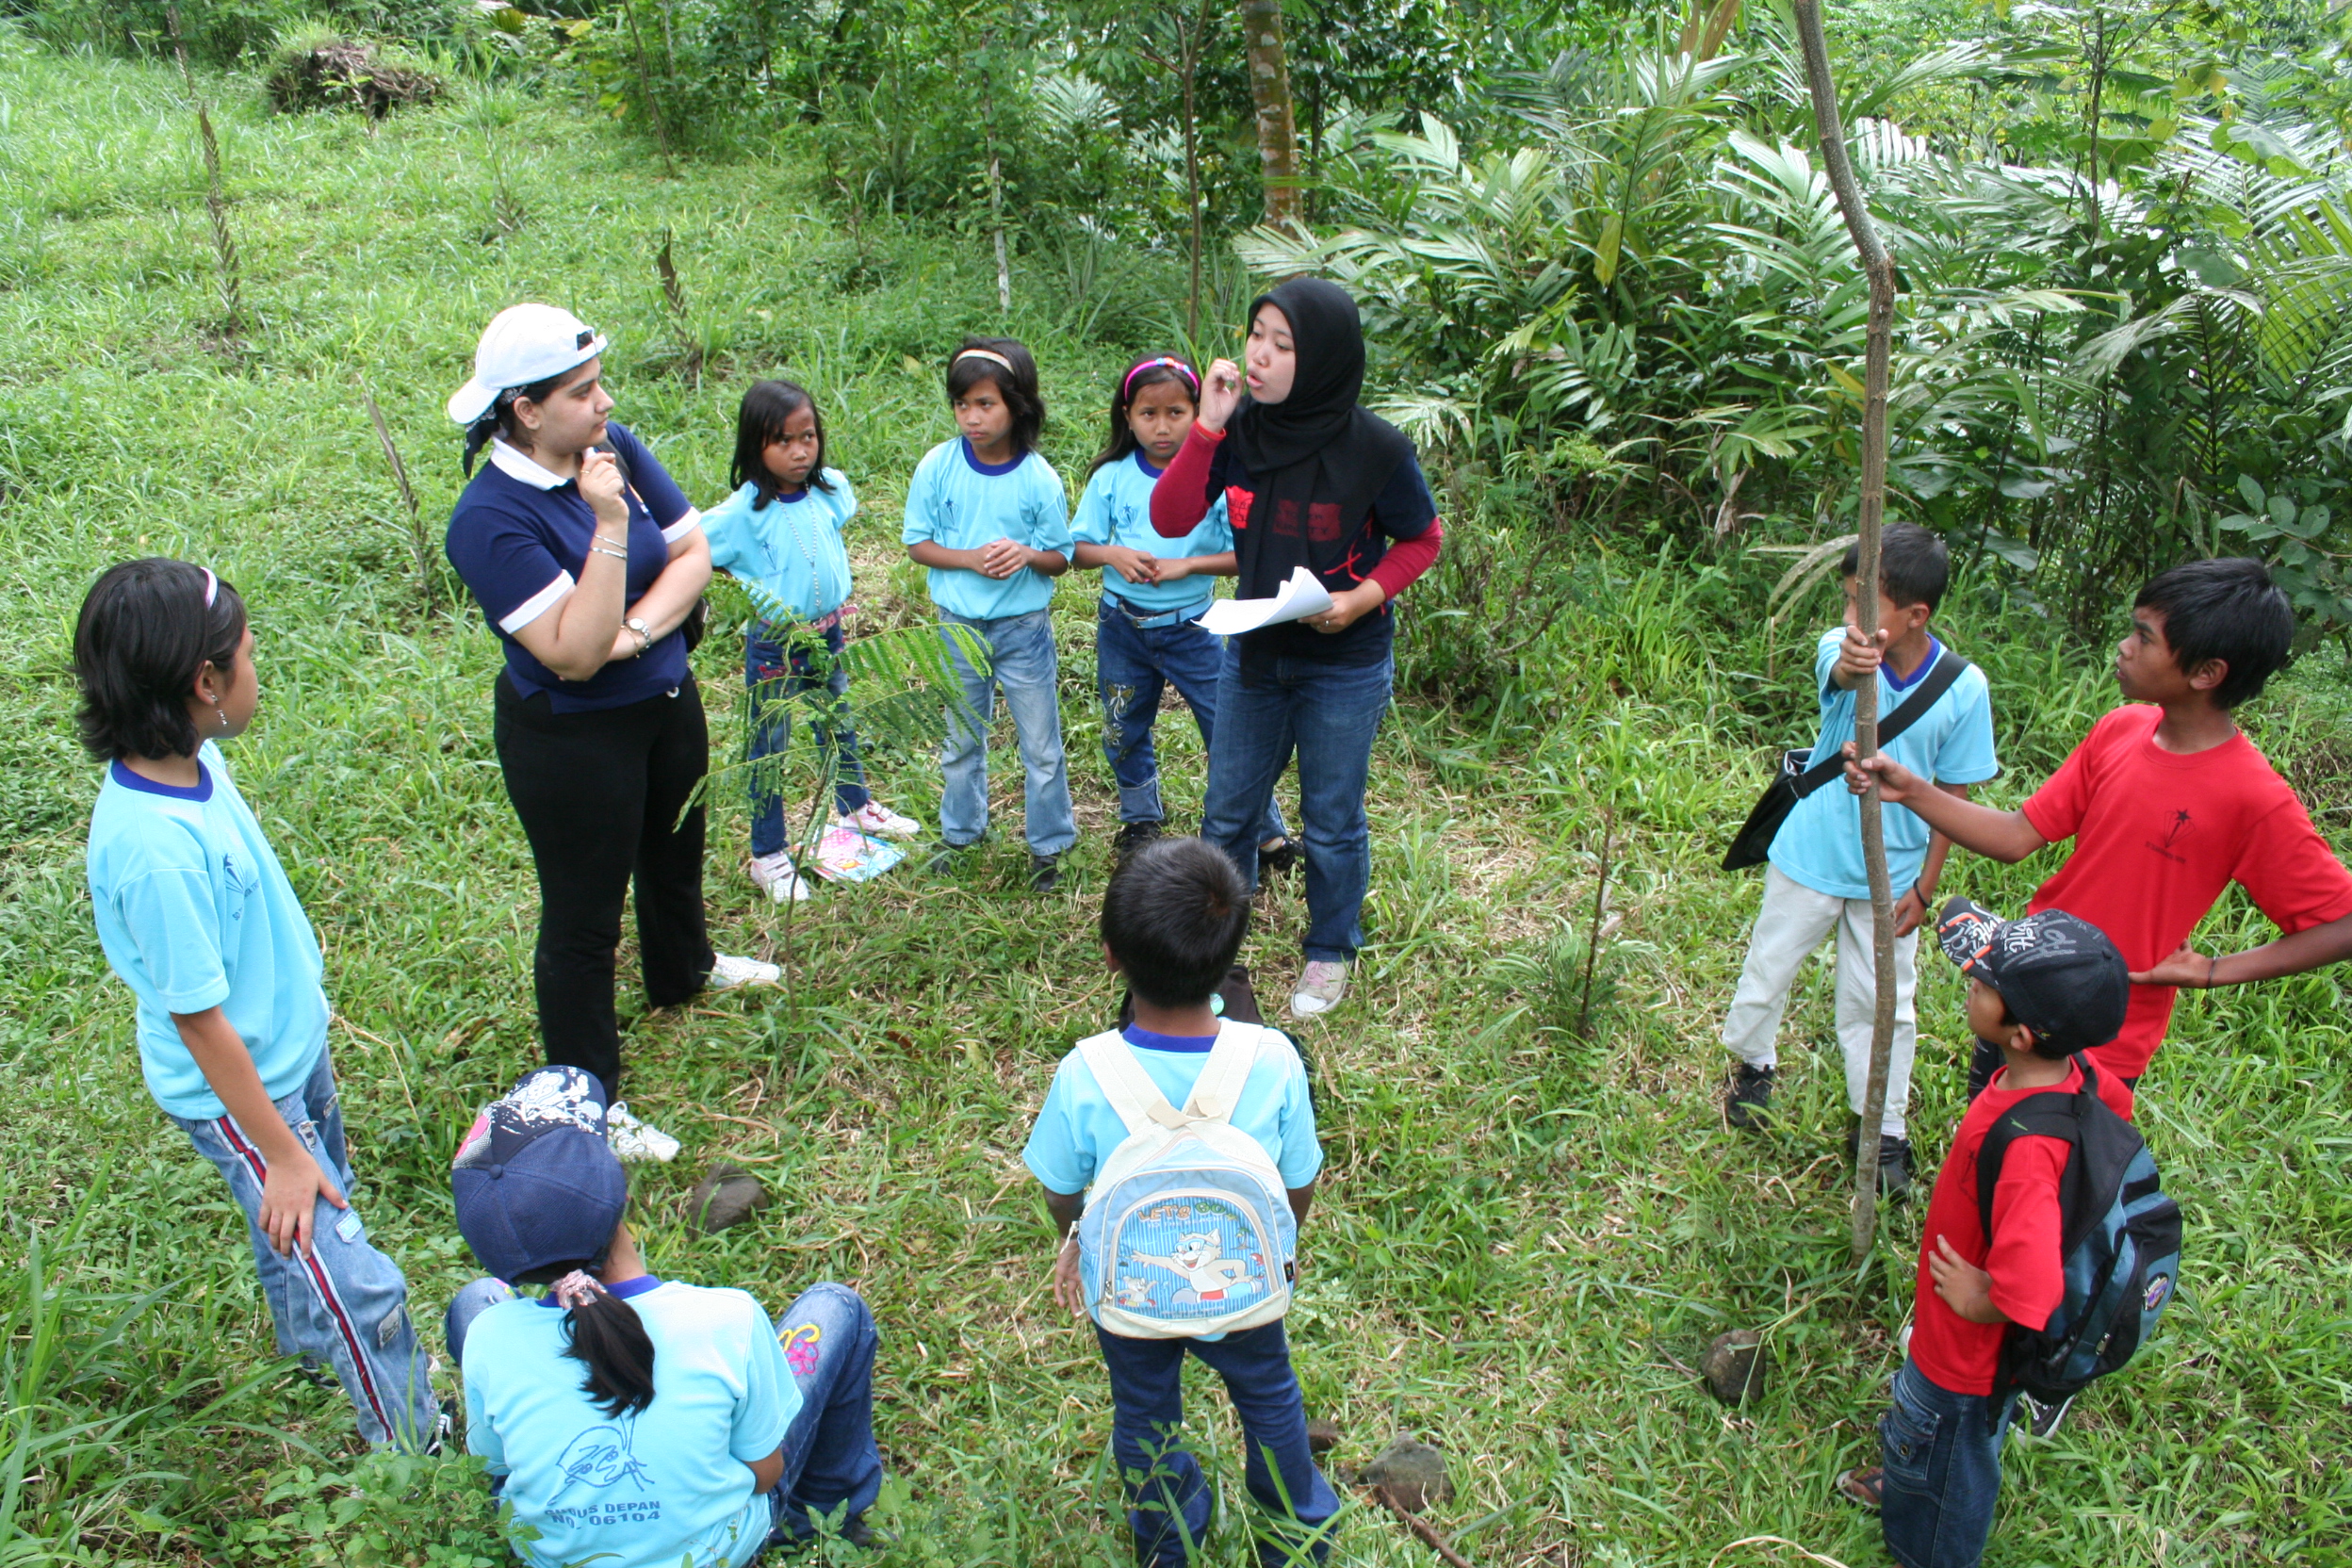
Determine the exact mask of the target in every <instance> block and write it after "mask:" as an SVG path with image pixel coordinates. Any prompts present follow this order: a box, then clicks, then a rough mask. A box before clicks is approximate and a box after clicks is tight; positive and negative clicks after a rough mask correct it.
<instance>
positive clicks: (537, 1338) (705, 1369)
mask: <svg viewBox="0 0 2352 1568" xmlns="http://www.w3.org/2000/svg"><path fill="white" fill-rule="evenodd" d="M604 1119H605V1106H604V1089H603V1086H602V1085H601V1084H599V1083H598V1082H597V1081H596V1077H595V1076H594V1075H593V1074H590V1073H586V1072H583V1071H581V1070H580V1069H578V1068H570V1067H547V1068H540V1069H538V1070H535V1071H533V1072H531V1073H530V1074H528V1075H526V1076H525V1077H524V1078H523V1080H522V1082H520V1083H518V1084H516V1085H515V1087H514V1088H513V1089H511V1090H509V1091H508V1093H507V1094H506V1095H505V1097H504V1098H502V1099H500V1100H498V1101H495V1102H493V1103H491V1104H490V1105H489V1106H487V1107H486V1108H485V1109H484V1110H483V1111H482V1115H481V1116H479V1117H477V1118H476V1119H475V1120H474V1125H473V1127H472V1128H471V1129H470V1130H469V1131H468V1132H467V1133H466V1138H465V1141H464V1143H463V1144H462V1145H461V1146H460V1147H459V1149H458V1153H457V1160H456V1163H455V1165H454V1167H453V1168H451V1170H450V1172H449V1180H450V1186H451V1189H452V1192H453V1195H454V1197H455V1200H456V1209H457V1227H458V1230H459V1231H460V1232H461V1233H463V1234H464V1235H465V1237H466V1246H468V1247H470V1248H471V1249H473V1253H474V1256H475V1257H476V1258H477V1259H479V1260H480V1261H481V1263H482V1266H483V1267H485V1268H487V1269H489V1270H490V1272H491V1273H492V1274H493V1275H495V1276H497V1277H496V1278H494V1279H486V1280H477V1281H475V1282H473V1283H472V1284H469V1285H467V1286H466V1288H465V1289H464V1290H462V1291H460V1292H459V1293H458V1296H457V1299H456V1300H454V1301H452V1302H451V1303H450V1304H449V1316H448V1319H447V1322H446V1324H445V1327H446V1330H447V1334H448V1339H449V1353H450V1354H451V1355H453V1356H455V1357H457V1358H458V1360H459V1363H460V1364H461V1365H463V1366H464V1368H465V1373H466V1448H467V1450H468V1451H469V1452H471V1453H476V1454H480V1455H481V1456H482V1457H483V1458H484V1459H485V1460H487V1461H488V1462H489V1469H490V1474H491V1476H492V1477H493V1478H494V1479H493V1482H492V1484H493V1485H494V1486H497V1487H499V1488H500V1489H501V1490H502V1492H503V1495H504V1496H505V1499H506V1501H508V1502H510V1503H512V1504H513V1505H514V1508H515V1521H516V1523H518V1524H521V1525H527V1526H529V1527H531V1529H532V1530H535V1531H536V1532H537V1537H536V1539H534V1540H532V1541H530V1542H528V1543H518V1544H516V1547H515V1550H516V1552H517V1554H518V1555H519V1556H520V1557H521V1558H522V1559H523V1560H524V1561H526V1562H529V1563H531V1564H533V1565H534V1568H560V1565H569V1564H574V1563H584V1562H594V1563H598V1564H600V1565H602V1568H678V1565H679V1564H691V1565H692V1568H740V1565H741V1564H743V1563H748V1562H751V1561H753V1560H756V1559H757V1558H759V1556H760V1554H761V1553H762V1552H763V1551H765V1550H767V1549H768V1548H769V1547H772V1546H774V1547H782V1548H784V1549H786V1550H787V1551H792V1550H796V1549H797V1548H799V1547H802V1546H805V1545H806V1544H808V1543H809V1540H810V1539H811V1538H812V1537H813V1536H815V1535H816V1534H817V1533H818V1531H817V1525H816V1521H817V1520H818V1519H825V1520H826V1521H828V1522H829V1523H831V1524H833V1526H834V1527H836V1528H837V1529H838V1530H839V1532H840V1533H841V1535H842V1536H843V1537H845V1538H847V1539H849V1540H852V1541H857V1542H859V1543H863V1542H865V1541H866V1539H867V1531H866V1528H865V1526H864V1524H863V1515H864V1513H865V1511H866V1510H867V1509H869V1508H871V1507H873V1506H874V1498H875V1497H876V1496H877V1495H879V1494H880V1492H881V1489H882V1455H881V1452H880V1450H878V1449H877V1448H876V1447H875V1446H874V1392H873V1383H874V1346H875V1344H876V1342H877V1340H876V1335H875V1332H874V1315H873V1314H872V1313H870V1312H868V1311H867V1310H866V1304H865V1302H864V1301H863V1300H861V1299H859V1298H858V1293H857V1292H856V1291H854V1290H851V1289H849V1288H847V1287H846V1286H843V1285H837V1284H819V1285H812V1286H810V1287H809V1289H808V1290H806V1291H804V1292H802V1293H801V1295H800V1297H799V1299H796V1300H795V1301H793V1302H792V1306H791V1308H790V1309H789V1310H788V1311H787V1312H786V1313H785V1315H784V1316H783V1317H782V1319H780V1321H779V1322H778V1323H776V1324H771V1323H770V1322H769V1321H768V1316H767V1314H766V1313H764V1312H762V1311H761V1310H760V1303H759V1302H758V1301H756V1300H754V1299H752V1298H751V1297H750V1296H749V1295H747V1294H746V1293H744V1292H743V1291H740V1290H713V1289H709V1288H706V1287H704V1286H701V1285H689V1284H680V1283H678V1282H675V1281H665V1280H660V1279H657V1278H655V1277H654V1276H653V1275H652V1274H650V1273H648V1272H647V1271H646V1269H645V1264H644V1262H643V1260H642V1259H641V1258H640V1256H639V1254H638V1250H637V1242H636V1238H635V1237H634V1236H632V1235H631V1234H630V1233H629V1227H628V1225H626V1224H624V1223H623V1222H622V1213H623V1211H624V1209H625V1208H626V1207H627V1205H628V1201H629V1179H628V1177H627V1175H626V1174H625V1173H624V1172H623V1171H622V1169H621V1166H620V1162H619V1161H618V1159H616V1158H615V1157H614V1155H613V1151H612V1147H611V1145H610V1144H609V1143H608V1142H607V1141H606V1135H605V1125H604ZM509 1282H515V1283H531V1284H544V1285H546V1286H547V1287H548V1289H547V1295H546V1296H544V1297H542V1298H540V1299H535V1300H534V1299H529V1298H525V1297H519V1296H517V1295H515V1291H514V1288H513V1285H512V1284H510V1283H509Z"/></svg>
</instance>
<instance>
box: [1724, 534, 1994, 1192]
mask: <svg viewBox="0 0 2352 1568" xmlns="http://www.w3.org/2000/svg"><path fill="white" fill-rule="evenodd" d="M1858 555H1859V549H1858V547H1848V548H1847V550H1846V555H1845V560H1844V562H1843V563H1842V564H1840V565H1839V568H1838V570H1839V572H1840V573H1841V575H1842V576H1843V577H1844V579H1845V592H1846V618H1845V625H1844V626H1843V627H1832V628H1831V629H1828V630H1826V631H1824V632H1822V633H1821V641H1820V643H1819V645H1817V646H1816V648H1815V650H1814V656H1813V689H1814V693H1815V694H1816V696H1817V697H1818V698H1819V700H1820V703H1821V733H1820V735H1819V736H1818V737H1817V738H1816V739H1815V740H1814V743H1813V752H1812V756H1811V757H1810V758H1809V759H1808V765H1811V764H1814V763H1821V762H1826V761H1828V760H1830V759H1832V758H1835V757H1836V756H1837V755H1838V749H1839V748H1840V747H1841V746H1843V745H1844V744H1845V743H1846V742H1848V741H1849V740H1851V739H1853V736H1854V689H1855V688H1856V687H1858V686H1860V685H1861V684H1862V682H1864V681H1866V680H1876V681H1877V682H1878V714H1879V718H1880V721H1881V723H1882V724H1884V722H1885V721H1886V720H1887V718H1888V717H1889V716H1890V715H1892V714H1894V713H1896V712H1898V711H1903V712H1906V713H1907V712H1908V711H1909V705H1910V704H1911V703H1912V702H1913V701H1916V700H1919V699H1921V698H1926V697H1929V696H1930V694H1929V693H1927V692H1924V691H1922V690H1921V688H1922V687H1923V686H1924V685H1925V684H1926V683H1927V682H1928V681H1929V680H1930V679H1931V678H1932V677H1933V676H1934V673H1935V670H1936V664H1937V662H1938V661H1941V660H1946V659H1957V658H1958V657H1959V656H1958V655H1957V654H1954V653H1952V652H1951V651H1950V650H1948V649H1946V648H1945V647H1944V645H1942V644H1941V643H1940V642H1938V641H1937V640H1936V635H1935V633H1934V632H1932V631H1931V630H1930V629H1928V623H1929V621H1930V619H1931V618H1932V617H1933V616H1934V614H1935V613H1936V606H1937V605H1938V604H1939V603H1940V602H1941V601H1942V599H1943V596H1944V590H1945V588H1946V587H1947V586H1948V585H1949V583H1950V581H1951V577H1952V566H1951V559H1950V556H1949V555H1948V553H1947V552H1946V550H1945V547H1944V542H1943V540H1942V539H1940V538H1938V537H1937V536H1936V534H1935V533H1933V532H1930V531H1928V530H1926V529H1923V528H1921V527H1919V525H1918V524H1916V523H1897V524H1895V525H1894V526H1893V527H1891V528H1889V529H1888V530H1887V535H1886V540H1885V543H1884V544H1883V546H1882V547H1881V549H1880V555H1879V588H1878V592H1877V593H1876V594H1873V595H1870V596H1868V597H1869V602H1870V610H1869V612H1868V614H1869V616H1870V621H1871V629H1870V630H1869V631H1867V632H1866V631H1864V630H1863V629H1862V628H1863V624H1864V615H1865V612H1864V610H1863V608H1862V606H1863V603H1864V596H1863V595H1862V593H1861V591H1860V588H1859V585H1858V583H1857V582H1856V579H1855V573H1856V570H1857V566H1858V559H1857V558H1858ZM1887 755H1889V756H1892V757H1895V758H1897V759H1899V760H1902V761H1903V762H1904V763H1906V764H1907V765H1908V766H1909V767H1911V768H1912V769H1914V770H1916V771H1917V772H1918V773H1919V775H1920V776H1925V777H1929V778H1932V779H1934V780H1935V781H1936V782H1935V787H1936V790H1937V791H1939V792H1943V793H1945V794H1947V795H1957V796H1962V797H1965V796H1966V795H1967V794H1968V787H1969V786H1970V785H1972V784H1981V783H1983V782H1985V780H1986V779H1988V778H1991V777H1992V776H1994V775H1995V774H1997V773H1999V772H2000V771H2001V770H2000V764H1999V763H1998V762H1997V761H1996V760H1995V759H1994V755H1993V709H1992V702H1991V700H1990V697H1989V696H1988V694H1987V692H1986V687H1985V673H1984V672H1983V671H1982V670H1980V669H1978V668H1976V667H1975V666H1974V665H1968V666H1967V667H1966V668H1964V669H1963V670H1962V671H1961V673H1960V676H1959V678H1958V679H1956V680H1953V681H1952V684H1951V685H1950V687H1949V688H1947V689H1946V690H1945V691H1943V692H1942V693H1940V694H1933V697H1932V701H1931V704H1930V706H1929V707H1928V708H1927V709H1926V710H1924V711H1922V712H1920V713H1919V715H1918V716H1917V717H1916V718H1914V719H1912V720H1911V721H1910V722H1909V723H1908V724H1906V725H1905V727H1903V731H1902V733H1900V734H1898V735H1895V736H1893V737H1892V738H1891V739H1890V740H1889V741H1888V742H1887ZM1830 782H1832V783H1834V776H1833V777H1832V779H1831V780H1830ZM1881 819H1882V825H1883V828H1884V831H1885V835H1886V843H1887V882H1888V885H1889V886H1891V887H1892V888H1894V889H1895V890H1896V894H1895V900H1896V901H1895V1033H1894V1040H1893V1044H1892V1047H1891V1049H1890V1051H1889V1054H1888V1056H1887V1103H1886V1110H1885V1112H1884V1113H1883V1115H1882V1117H1881V1119H1880V1122H1879V1125H1878V1126H1877V1127H1876V1128H1874V1129H1872V1131H1873V1132H1875V1133H1876V1134H1877V1135H1878V1139H1879V1156H1878V1172H1879V1181H1880V1184H1881V1186H1882V1188H1883V1189H1884V1190H1886V1191H1887V1192H1890V1193H1892V1192H1901V1191H1903V1190H1905V1189H1906V1188H1907V1187H1908V1186H1909V1185H1910V1182H1911V1142H1910V1139H1909V1137H1908V1136H1907V1135H1906V1132H1907V1123H1906V1118H1905V1112H1906V1111H1907V1109H1908V1106H1909V1102H1910V1095H1911V1060H1912V1055H1913V1053H1914V1051H1915V1049H1916V1048H1917V1044H1918V1040H1919V1023H1918V1017H1919V1015H1918V1009H1917V1005H1916V1004H1915V1002H1914V1000H1913V997H1914V993H1915V991H1916V990H1917V988H1918V979H1919V976H1918V969H1917V959H1918V949H1919V923H1920V921H1921V920H1923V919H1925V918H1926V916H1927V912H1928V909H1929V908H1930V907H1931V901H1932V900H1933V899H1934V898H1935V896H1936V878H1937V877H1938V876H1940V875H1941V874H1942V873H1943V869H1944V857H1945V856H1946V855H1947V854H1949V853H1950V852H1951V848H1952V846H1951V844H1950V843H1949V842H1948V841H1946V840H1945V839H1944V838H1943V836H1942V835H1941V834H1936V833H1933V832H1931V831H1930V829H1929V827H1928V825H1927V824H1926V823H1925V822H1922V821H1921V820H1920V819H1919V817H1918V816H1915V815H1913V814H1912V813H1911V812H1909V811H1906V810H1904V809H1903V808H1902V807H1900V806H1887V807H1886V808H1883V809H1882V811H1881ZM1770 853H1771V864H1770V865H1768V866H1767V867H1766V868H1765V871H1764V902H1763V905H1762V907H1760V908H1759V909H1758V910H1757V911H1756V926H1755V928H1754V930H1753V931H1751V932H1750V934H1749V937H1748V955H1747V959H1746V961H1745V963H1743V964H1742V965H1741V967H1740V986H1739V988H1738V990H1737V991H1735V992H1734V993H1733V995H1732V1001H1731V1009H1730V1011H1729V1012H1728V1013H1727V1014H1725V1016H1724V1018H1723V1043H1724V1044H1725V1045H1727V1046H1729V1047H1730V1048H1731V1053H1732V1054H1733V1056H1735V1057H1736V1058H1738V1059H1737V1061H1736V1062H1735V1064H1734V1066H1733V1068H1732V1078H1731V1084H1730V1090H1729V1093H1728V1095H1727V1097H1726V1100H1725V1103H1724V1107H1723V1112H1724V1119H1726V1120H1727V1121H1729V1122H1730V1123H1731V1124H1732V1125H1733V1126H1735V1127H1755V1126H1757V1125H1759V1124H1761V1122H1762V1121H1763V1119H1765V1118H1766V1117H1767V1116H1768V1115H1769V1114H1770V1108H1771V1104H1772V1082H1773V1072H1774V1067H1775V1063H1776V1061H1777V1057H1778V1052H1777V1046H1776V1037H1777V1036H1778V1035H1779V1033H1780V1021H1781V1015H1782V1014H1783V1012H1785V1011H1786V1010H1787V1008H1788V1005H1789V988H1790V987H1791V986H1792V985H1794V984H1795V982H1796V978H1797V974H1798V972H1799V971H1800V970H1801V969H1802V968H1803V967H1804V964H1805V959H1806V957H1807V956H1810V955H1811V954H1812V952H1813V950H1814V949H1815V948H1817V947H1819V946H1821V942H1822V939H1825V938H1827V937H1829V936H1831V935H1832V934H1833V933H1835V935H1836V938H1837V941H1838V1046H1839V1047H1840V1049H1841V1050H1842V1051H1843V1052H1844V1054H1845V1058H1846V1103H1847V1105H1848V1106H1849V1107H1850V1108H1851V1110H1852V1112H1853V1115H1854V1119H1855V1120H1854V1128H1855V1133H1856V1136H1857V1138H1858V1136H1859V1132H1860V1118H1861V1115H1862V1105H1863V1101H1864V1099H1865V1097H1866V1094H1867V1091H1868V1089H1869V1086H1870V1025H1871V1020H1872V1017H1873V1015H1874V1014H1875V1012H1876V1010H1877V1005H1878V976H1877V972H1876V970H1875V968H1874V967H1873V965H1872V963H1871V961H1870V951H1871V949H1870V942H1871V938H1870V918H1871V917H1870V880H1869V875H1868V873H1867V872H1866V871H1865V869H1864V867H1863V863H1862V803H1861V802H1860V801H1858V800H1856V799H1855V798H1854V796H1853V795H1851V794H1850V793H1848V792H1845V791H1843V790H1839V789H1836V788H1833V787H1822V788H1818V789H1815V790H1814V791H1813V792H1811V793H1810V794H1808V795H1806V796H1805V797H1804V798H1803V799H1802V800H1799V801H1798V802H1797V803H1796V805H1795V806H1794V807H1792V808H1790V809H1789V815H1788V817H1787V819H1786V820H1784V821H1783V822H1782V823H1781V825H1780V828H1779V831H1778V832H1776V833H1775V834H1774V835H1773V836H1772V847H1771V851H1770Z"/></svg>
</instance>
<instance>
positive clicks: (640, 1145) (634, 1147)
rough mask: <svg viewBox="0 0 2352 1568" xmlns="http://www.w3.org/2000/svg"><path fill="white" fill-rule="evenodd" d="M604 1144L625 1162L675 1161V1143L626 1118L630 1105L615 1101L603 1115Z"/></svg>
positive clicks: (656, 1128) (676, 1142) (674, 1139)
mask: <svg viewBox="0 0 2352 1568" xmlns="http://www.w3.org/2000/svg"><path fill="white" fill-rule="evenodd" d="M604 1141H605V1142H606V1143H608V1144H611V1145H612V1146H613V1153H614V1154H615V1155H617V1156H619V1157H620V1158H621V1159H624V1160H662V1161H664V1162H667V1161H670V1160H674V1159H676V1158H678V1140H677V1139H676V1138H674V1137H672V1136H670V1135H669V1134H667V1133H665V1132H663V1131H662V1129H661V1128H659V1127H655V1126H652V1125H650V1124H648V1123H646V1122H643V1121H640V1120H638V1119H636V1118H635V1117H633V1116H631V1115H629V1102H628V1101H626V1100H615V1101H614V1102H613V1104H612V1105H611V1107H610V1108H608V1109H607V1110H606V1111H605V1113H604Z"/></svg>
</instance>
